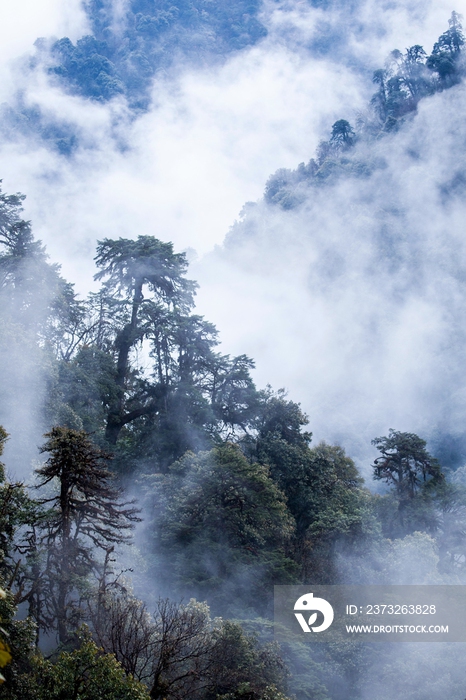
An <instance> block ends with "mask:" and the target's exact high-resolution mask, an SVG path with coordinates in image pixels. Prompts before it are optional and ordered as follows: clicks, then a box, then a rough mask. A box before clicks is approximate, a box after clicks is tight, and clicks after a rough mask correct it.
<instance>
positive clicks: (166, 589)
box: [0, 0, 466, 700]
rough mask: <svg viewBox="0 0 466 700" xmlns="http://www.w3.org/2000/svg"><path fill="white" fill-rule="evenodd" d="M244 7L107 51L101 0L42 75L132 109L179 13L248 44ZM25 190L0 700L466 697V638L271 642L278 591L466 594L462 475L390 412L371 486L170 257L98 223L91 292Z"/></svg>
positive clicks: (8, 257) (148, 32)
mask: <svg viewBox="0 0 466 700" xmlns="http://www.w3.org/2000/svg"><path fill="white" fill-rule="evenodd" d="M256 4H257V3H236V4H235V5H234V6H232V7H233V9H232V12H233V14H234V13H236V12H238V17H241V22H242V23H243V24H240V23H239V19H238V20H237V18H236V15H235V17H231V16H230V15H227V16H223V14H222V13H221V12H220V11H219V10H218V9H217V8H216V6H214V5H213V4H210V3H208V2H203V3H187V2H186V3H183V2H178V3H176V4H174V5H173V6H170V7H168V4H166V5H167V6H166V7H165V3H158V5H160V7H158V8H157V10H155V9H154V3H151V2H148V1H147V2H143V1H142V0H132V2H131V3H129V7H130V11H131V12H130V15H131V17H130V18H132V21H131V22H129V20H128V25H127V27H126V29H125V37H126V43H125V44H124V46H125V47H126V48H125V53H124V54H123V53H122V52H121V50H120V49H117V44H116V43H114V42H113V43H112V36H111V33H110V31H109V30H108V23H107V24H106V15H105V3H99V2H93V3H91V4H90V7H91V8H92V17H93V21H94V25H93V27H94V31H95V36H94V38H91V37H85V38H84V39H82V40H80V41H79V42H78V44H77V45H76V46H74V45H72V43H71V42H70V41H69V39H61V40H59V41H57V42H56V43H54V44H53V46H52V49H51V50H52V53H53V55H54V56H55V57H56V61H57V63H56V65H54V66H53V67H52V68H51V70H52V72H54V74H56V76H57V80H58V79H59V80H61V81H67V85H68V89H70V90H75V91H78V92H79V93H80V94H82V95H85V96H86V97H89V98H90V99H102V100H105V99H111V97H112V95H114V94H115V92H118V93H120V92H124V91H126V92H127V93H128V95H129V99H130V100H133V99H134V100H135V101H137V100H143V98H142V97H141V95H144V86H145V85H146V82H145V81H148V80H149V77H152V76H153V75H154V72H155V71H156V69H157V67H158V65H159V64H158V61H159V58H160V57H159V56H158V55H157V52H156V51H155V50H153V47H154V46H158V47H159V49H158V50H159V52H160V51H162V48H163V47H164V43H163V42H168V41H174V37H175V36H178V34H176V32H175V31H174V30H172V28H171V27H172V24H173V25H174V23H178V24H176V26H178V25H180V26H181V27H186V28H189V31H190V32H191V35H192V22H193V21H194V20H193V16H194V15H195V22H196V25H195V26H196V27H197V26H198V24H199V27H200V29H199V36H200V37H201V39H199V40H204V39H206V37H209V38H210V40H212V41H213V40H214V39H215V42H216V43H215V46H216V47H217V48H216V50H217V51H218V52H221V51H227V50H233V49H234V48H237V47H238V46H240V45H241V46H242V45H244V44H245V43H248V42H249V43H251V42H253V41H255V40H256V39H257V38H258V37H259V36H261V32H262V31H263V30H262V29H261V25H260V24H259V22H258V20H256V19H255V15H256V11H257V8H256ZM162 5H163V7H161V6H162ZM198 6H199V7H198ZM201 6H202V7H201ZM131 13H133V14H131ZM134 18H136V19H137V22H136V21H133V20H134ZM236 21H238V25H237V26H236V24H235V22H236ZM197 23H198V24H197ZM227 26H228V27H229V28H230V31H229V32H226V29H225V27H227ZM232 26H234V27H235V29H234V31H233V29H231V27H232ZM206 27H209V28H210V29H209V31H207V29H206ZM212 27H214V29H215V32H214V30H213V29H211V28H212ZM201 30H202V31H201ZM186 31H187V29H186ZM154 37H157V40H159V37H160V42H161V43H159V44H156V43H155V39H154ZM212 37H213V38H212ZM464 43H465V37H464V34H463V30H462V26H461V17H460V16H459V15H458V14H457V13H456V12H453V13H452V15H451V18H450V20H449V27H448V29H447V30H446V31H445V32H444V33H442V34H441V35H440V37H439V39H438V41H437V42H436V43H435V45H434V47H433V49H432V51H431V53H430V54H427V53H426V52H425V51H424V49H423V47H422V46H419V45H415V46H413V47H411V48H408V49H407V50H406V51H405V52H404V53H402V52H400V51H394V52H392V54H391V56H390V57H389V60H388V61H387V63H386V65H385V67H384V68H383V69H379V70H377V71H375V73H374V76H373V82H374V85H375V93H374V95H373V97H372V99H371V102H370V105H369V106H368V108H367V111H366V112H365V113H364V114H361V116H360V119H359V121H358V123H356V124H355V125H354V126H352V125H351V124H350V123H349V121H347V120H346V119H339V120H337V121H336V122H335V123H334V124H333V126H332V128H331V134H330V136H329V139H328V140H326V141H322V142H321V143H320V145H319V148H318V151H317V153H316V155H315V158H313V159H311V160H310V161H309V163H308V164H307V165H305V164H301V165H299V166H298V167H297V169H296V170H288V169H281V170H279V171H278V172H276V173H275V174H274V175H272V176H271V177H270V179H269V180H268V182H267V183H266V187H265V194H264V203H265V204H266V205H267V206H268V207H270V208H272V209H274V208H278V209H281V210H283V211H285V212H286V211H290V210H293V211H295V210H299V207H300V206H301V205H302V204H303V202H304V201H305V200H306V199H307V198H308V197H309V196H311V197H312V195H313V192H314V191H319V192H321V191H324V192H325V191H326V188H331V187H332V186H334V184H335V182H337V181H341V180H358V179H361V180H364V179H365V178H367V177H369V176H370V174H371V173H372V172H374V171H375V170H377V169H378V168H382V167H383V164H382V163H381V162H380V160H378V159H377V158H376V157H372V153H373V150H374V149H375V145H376V144H378V143H380V142H381V140H383V139H386V138H390V139H393V138H396V137H397V134H399V133H400V134H401V133H402V132H403V129H404V128H405V126H406V124H409V123H412V122H413V120H415V119H416V118H417V110H418V105H419V103H420V102H421V101H424V100H427V99H429V98H430V97H432V96H433V95H435V94H440V93H445V94H446V93H447V92H448V91H450V90H451V89H453V88H455V87H456V86H458V85H460V84H461V81H462V79H463V75H464V72H465V62H464V53H463V46H464ZM118 46H120V47H121V44H118ZM219 46H220V47H221V48H218V47H219ZM150 47H152V48H150ZM119 52H120V53H119ZM135 62H139V64H141V65H142V64H143V65H144V66H145V68H144V71H140V70H139V68H138V71H139V72H138V71H136V69H135V68H134V65H135ZM139 64H138V65H139ZM115 66H116V67H115ZM131 71H133V72H135V74H137V75H138V76H139V78H138V80H139V82H138V80H136V78H134V77H131V76H132V75H133V73H132V72H131ZM89 76H90V77H89ZM141 76H143V77H141ZM138 105H139V106H138ZM138 105H136V106H137V107H138V108H141V109H142V108H143V107H144V105H143V101H142V102H141V103H140V104H139V103H138ZM141 105H142V106H141ZM65 151H66V149H65ZM363 156H364V157H363ZM460 184H461V183H460ZM329 192H330V189H329ZM24 199H25V197H24V195H22V194H19V193H16V194H8V193H5V192H2V193H0V368H1V381H0V404H1V411H0V415H1V416H2V422H3V423H4V425H3V426H2V427H0V456H1V455H2V454H3V453H4V449H5V447H6V446H7V445H8V440H9V439H13V438H14V439H15V441H16V444H17V450H16V455H15V460H16V462H15V463H11V464H9V463H8V460H7V459H6V456H4V457H2V460H4V462H5V463H4V464H3V463H2V464H1V465H0V542H1V544H0V551H1V557H0V585H1V598H0V617H1V620H2V623H1V625H2V627H1V630H0V640H1V641H0V666H2V673H3V676H2V683H1V686H0V698H5V700H33V699H34V700H41V699H44V700H45V698H47V700H65V699H66V700H71V699H73V700H78V699H79V700H91V698H92V699H93V700H95V699H97V698H98V699H99V700H126V699H128V700H129V699H130V698H131V699H133V698H136V699H139V698H141V700H143V699H149V698H150V699H152V700H159V699H160V700H162V699H164V700H184V699H188V698H189V700H287V699H291V700H366V698H371V699H372V700H388V699H389V698H390V699H393V697H396V696H401V697H403V698H405V699H406V700H418V699H419V700H421V698H422V700H430V699H432V700H436V699H437V698H438V697H440V696H441V695H442V696H443V697H451V698H453V697H455V698H456V697H458V698H460V697H463V696H464V694H465V692H466V676H465V672H464V648H463V645H462V644H452V645H449V644H433V645H427V646H429V647H430V648H429V652H428V654H427V652H426V651H425V650H424V649H423V645H421V644H420V645H407V646H409V648H408V650H407V651H406V650H402V651H401V652H400V651H399V645H396V644H385V645H380V646H378V645H371V644H361V643H356V642H355V643H352V642H348V643H346V644H344V645H343V644H341V645H338V644H333V645H332V644H322V645H319V648H318V649H316V650H313V653H312V655H311V654H310V653H309V649H308V647H306V645H305V644H301V643H298V642H292V641H290V642H289V643H281V644H278V643H277V642H276V641H274V636H273V587H274V585H281V584H307V585H311V584H314V585H316V584H339V583H346V584H396V583H399V584H403V583H404V584H413V583H416V584H438V583H445V584H464V583H466V568H465V562H466V467H464V466H462V464H461V463H460V461H459V462H458V461H456V462H455V459H443V456H444V454H443V453H442V452H441V451H440V450H437V451H436V450H434V449H430V447H429V445H428V442H427V438H426V436H422V435H418V434H416V433H414V432H403V431H400V430H397V427H396V426H394V427H393V428H391V429H390V430H389V431H388V432H387V434H386V435H374V436H373V440H372V446H373V448H374V450H375V451H376V453H377V456H376V457H375V458H374V460H373V462H372V464H371V465H367V467H368V469H370V471H371V474H372V481H371V482H367V481H366V482H365V481H364V479H363V478H362V476H361V473H360V471H359V469H358V468H357V466H356V464H355V462H354V461H353V459H352V458H351V455H348V454H346V452H345V450H344V449H343V448H342V447H341V446H339V445H338V444H328V443H326V442H318V443H315V442H313V440H312V433H311V432H310V430H312V427H313V426H312V425H309V422H308V418H307V416H306V415H305V413H304V412H303V410H302V409H301V406H300V404H299V403H296V402H295V401H293V400H292V398H290V397H289V396H288V394H287V392H286V390H285V389H283V388H278V389H276V388H273V387H271V386H270V385H268V386H266V387H265V388H258V387H257V386H256V384H255V381H254V379H253V370H254V367H255V365H254V360H253V359H252V358H250V357H249V356H247V355H246V354H242V355H238V356H231V355H228V354H223V353H222V352H221V351H220V350H219V347H220V338H219V333H218V331H217V329H216V327H215V326H214V325H213V324H212V323H210V322H209V321H208V320H206V319H205V318H204V317H203V316H201V315H198V314H197V313H196V306H195V297H196V291H197V289H198V285H197V283H196V282H195V281H193V280H192V279H190V277H189V269H188V268H189V265H188V260H187V256H186V254H185V253H183V252H177V251H176V250H175V249H174V246H173V244H172V243H170V242H165V241H161V240H158V239H157V238H155V237H154V236H150V235H136V234H134V232H128V236H131V237H128V238H122V237H120V238H113V239H112V238H103V239H102V240H100V241H99V242H98V245H97V248H96V250H95V257H94V262H95V281H96V283H98V287H96V291H93V292H92V293H90V294H89V295H88V296H87V297H86V298H81V297H80V296H79V295H78V294H77V293H76V292H75V290H74V285H73V283H70V282H69V281H67V280H66V279H64V277H63V276H62V273H61V270H60V266H59V264H57V263H56V262H51V261H50V259H49V257H48V255H47V252H46V249H45V247H44V245H43V244H42V243H41V241H40V240H37V239H36V238H35V236H34V234H33V228H32V224H31V222H29V221H26V220H25V219H24V218H23V202H24ZM234 235H235V230H234V229H233V232H232V239H233V238H234ZM242 235H247V234H245V233H244V231H243V233H242ZM390 255H391V252H390V251H388V252H387V260H388V259H389V257H390ZM31 397H35V401H34V402H32V401H31ZM37 397H39V401H37ZM31 405H34V406H35V405H38V409H37V410H36V409H35V408H31ZM36 435H42V437H41V439H40V440H41V441H40V444H36V443H35V442H34V441H35V436H36ZM19 466H21V467H22V469H23V472H22V473H25V472H26V471H28V472H29V474H30V476H29V477H28V479H25V480H24V481H19V480H17V479H16V478H12V477H11V474H12V473H13V472H15V471H16V472H17V471H18V467H19ZM402 646H404V645H402ZM381 647H383V650H381ZM413 668H416V669H417V671H416V673H413ZM420 676H423V677H424V679H426V678H427V682H428V687H427V689H426V685H425V680H424V685H422V686H420V685H419V677H420ZM429 693H431V694H429Z"/></svg>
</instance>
